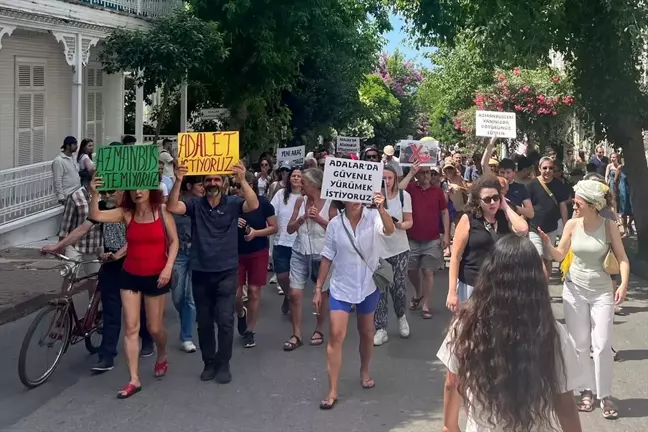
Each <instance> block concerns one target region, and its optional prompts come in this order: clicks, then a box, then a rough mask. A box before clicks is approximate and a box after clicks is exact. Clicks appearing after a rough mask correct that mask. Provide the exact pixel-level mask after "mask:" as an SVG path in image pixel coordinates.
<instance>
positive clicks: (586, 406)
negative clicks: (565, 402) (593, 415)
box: [576, 390, 603, 412]
mask: <svg viewBox="0 0 648 432" xmlns="http://www.w3.org/2000/svg"><path fill="white" fill-rule="evenodd" d="M601 403H603V402H601ZM576 406H577V407H578V411H580V412H592V411H594V394H593V393H592V392H591V391H589V390H585V391H582V392H581V399H580V402H579V403H578V404H577V405H576Z"/></svg>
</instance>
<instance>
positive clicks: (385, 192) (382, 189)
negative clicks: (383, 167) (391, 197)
mask: <svg viewBox="0 0 648 432" xmlns="http://www.w3.org/2000/svg"><path fill="white" fill-rule="evenodd" d="M380 187H381V192H382V194H383V196H384V197H385V201H384V202H383V207H384V208H385V210H388V209H389V203H388V202H387V201H388V200H387V185H386V184H385V179H382V183H381V186H380Z"/></svg>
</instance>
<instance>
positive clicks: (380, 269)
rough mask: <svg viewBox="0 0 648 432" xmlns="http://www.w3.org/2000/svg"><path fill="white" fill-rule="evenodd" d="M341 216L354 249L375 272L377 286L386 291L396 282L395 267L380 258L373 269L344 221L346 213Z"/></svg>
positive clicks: (374, 278) (373, 276)
mask: <svg viewBox="0 0 648 432" xmlns="http://www.w3.org/2000/svg"><path fill="white" fill-rule="evenodd" d="M340 217H341V220H342V226H343V227H344V231H345V232H346V234H347V237H348V238H349V241H350V242H351V246H353V249H355V251H356V253H357V254H358V255H359V256H360V258H361V259H362V261H363V262H364V263H365V265H366V266H367V267H369V270H371V271H372V273H373V275H372V278H373V281H374V283H375V284H376V287H377V288H378V289H379V290H380V291H382V292H385V290H386V289H387V287H389V285H391V284H393V283H394V268H393V267H392V265H391V264H389V263H388V262H387V260H385V259H384V258H378V266H377V267H376V269H375V270H373V269H372V268H371V266H369V263H367V260H366V259H365V257H364V255H362V252H360V249H358V246H356V243H355V240H354V239H353V236H352V235H351V232H350V231H349V228H348V227H347V226H346V224H345V223H344V218H345V217H346V214H345V213H344V212H343V213H342V215H341V216H340Z"/></svg>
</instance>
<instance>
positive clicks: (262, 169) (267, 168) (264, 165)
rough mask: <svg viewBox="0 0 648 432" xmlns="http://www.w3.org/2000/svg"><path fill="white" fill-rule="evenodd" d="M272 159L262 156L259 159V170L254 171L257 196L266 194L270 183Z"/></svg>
mask: <svg viewBox="0 0 648 432" xmlns="http://www.w3.org/2000/svg"><path fill="white" fill-rule="evenodd" d="M271 173H272V159H270V158H269V157H262V158H261V159H260V160H259V172H258V173H256V179H257V191H258V195H259V196H266V195H267V192H268V188H269V187H270V184H271V183H272V177H271V176H270V174H271Z"/></svg>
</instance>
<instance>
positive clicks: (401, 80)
mask: <svg viewBox="0 0 648 432" xmlns="http://www.w3.org/2000/svg"><path fill="white" fill-rule="evenodd" d="M376 75H378V76H379V77H380V78H381V79H382V80H383V81H384V82H385V84H387V86H388V87H389V88H390V89H391V90H392V91H393V92H394V94H395V96H396V97H398V98H401V97H406V96H410V95H412V94H413V93H414V92H415V91H416V89H418V86H419V84H420V83H421V82H423V79H424V78H423V73H422V72H421V71H420V70H419V69H418V68H417V67H416V66H415V65H414V63H413V62H412V61H410V60H405V59H404V57H403V56H402V54H400V53H399V52H398V51H397V52H396V53H394V55H390V54H388V53H382V54H381V55H380V58H379V59H378V68H377V70H376Z"/></svg>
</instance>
